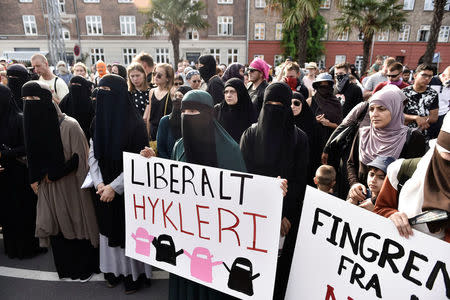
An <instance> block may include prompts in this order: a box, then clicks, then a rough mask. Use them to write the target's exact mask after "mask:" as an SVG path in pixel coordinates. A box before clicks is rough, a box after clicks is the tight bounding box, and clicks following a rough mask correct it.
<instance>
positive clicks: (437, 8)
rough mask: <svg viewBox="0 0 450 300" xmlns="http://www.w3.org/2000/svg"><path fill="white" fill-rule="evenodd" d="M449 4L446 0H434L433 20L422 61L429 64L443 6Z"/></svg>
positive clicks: (436, 38)
mask: <svg viewBox="0 0 450 300" xmlns="http://www.w3.org/2000/svg"><path fill="white" fill-rule="evenodd" d="M447 4H450V1H448V0H434V9H433V21H432V22H431V27H430V38H429V39H428V44H427V49H426V50H425V54H424V55H423V62H424V63H428V64H431V63H432V60H433V55H434V50H435V49H436V43H437V40H438V37H439V31H440V29H441V23H442V18H443V16H444V8H445V6H446V5H447Z"/></svg>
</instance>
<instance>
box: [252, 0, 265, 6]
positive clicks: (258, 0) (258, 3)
mask: <svg viewBox="0 0 450 300" xmlns="http://www.w3.org/2000/svg"><path fill="white" fill-rule="evenodd" d="M255 7H256V8H264V7H266V0H255Z"/></svg>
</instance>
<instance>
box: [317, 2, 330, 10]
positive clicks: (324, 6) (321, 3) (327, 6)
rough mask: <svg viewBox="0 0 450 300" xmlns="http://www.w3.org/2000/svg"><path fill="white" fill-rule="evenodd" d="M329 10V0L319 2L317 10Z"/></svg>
mask: <svg viewBox="0 0 450 300" xmlns="http://www.w3.org/2000/svg"><path fill="white" fill-rule="evenodd" d="M330 8H331V0H320V6H319V9H330Z"/></svg>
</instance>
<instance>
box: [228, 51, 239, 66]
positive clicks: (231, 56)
mask: <svg viewBox="0 0 450 300" xmlns="http://www.w3.org/2000/svg"><path fill="white" fill-rule="evenodd" d="M238 54H239V49H228V64H232V63H236V62H238Z"/></svg>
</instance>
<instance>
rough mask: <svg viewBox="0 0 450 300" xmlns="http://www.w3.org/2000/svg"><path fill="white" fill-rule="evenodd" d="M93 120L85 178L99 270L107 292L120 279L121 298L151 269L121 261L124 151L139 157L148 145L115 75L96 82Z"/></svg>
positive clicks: (122, 84)
mask: <svg viewBox="0 0 450 300" xmlns="http://www.w3.org/2000/svg"><path fill="white" fill-rule="evenodd" d="M96 105H97V109H96V116H95V118H94V121H93V122H92V128H91V131H92V138H93V140H91V149H90V151H89V165H90V174H91V177H92V181H93V183H94V187H95V189H96V190H97V194H98V195H99V196H98V197H97V199H96V200H95V208H96V212H97V218H98V223H99V229H100V270H101V271H102V272H103V273H105V279H106V281H107V285H108V286H109V287H114V286H116V285H117V284H119V283H120V281H121V280H122V279H123V281H124V285H125V293H126V294H131V293H133V292H136V291H137V290H138V288H139V287H140V284H141V279H142V278H144V276H146V277H147V279H150V277H151V266H150V265H147V264H144V263H142V262H139V261H137V260H134V259H131V258H129V257H126V256H125V202H124V196H123V192H124V182H123V158H122V155H123V152H124V151H126V152H133V153H139V150H141V149H142V148H144V147H145V146H146V145H148V136H147V130H146V127H145V123H144V121H143V119H142V117H141V116H140V114H139V112H138V111H137V110H136V109H135V108H134V106H133V105H134V104H133V103H132V101H131V99H130V98H129V96H128V89H127V83H126V81H125V79H123V78H122V77H120V76H118V75H105V76H104V77H103V78H102V79H101V80H100V82H99V90H98V94H97V100H96Z"/></svg>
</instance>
